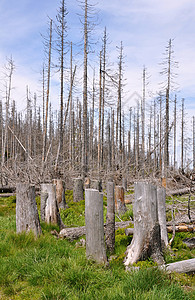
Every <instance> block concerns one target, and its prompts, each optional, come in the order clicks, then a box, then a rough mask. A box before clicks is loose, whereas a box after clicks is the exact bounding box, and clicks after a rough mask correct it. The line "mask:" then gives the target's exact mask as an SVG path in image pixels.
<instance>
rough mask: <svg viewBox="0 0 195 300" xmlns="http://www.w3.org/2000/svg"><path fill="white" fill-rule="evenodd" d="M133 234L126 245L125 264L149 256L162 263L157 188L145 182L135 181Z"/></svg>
mask: <svg viewBox="0 0 195 300" xmlns="http://www.w3.org/2000/svg"><path fill="white" fill-rule="evenodd" d="M133 216H134V235H133V240H132V242H131V244H130V245H129V246H128V247H127V251H126V258H125V260H124V263H125V265H126V266H128V265H129V264H133V263H136V262H138V261H139V260H145V259H147V258H148V257H151V258H152V259H153V260H154V261H155V262H157V263H158V264H163V263H164V260H163V256H162V251H161V237H160V225H159V223H158V212H157V188H156V186H153V185H152V184H149V183H147V182H137V183H135V199H134V201H133Z"/></svg>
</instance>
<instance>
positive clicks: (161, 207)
mask: <svg viewBox="0 0 195 300" xmlns="http://www.w3.org/2000/svg"><path fill="white" fill-rule="evenodd" d="M157 201H158V221H159V225H160V233H161V243H162V247H163V248H165V247H167V246H168V243H169V240H168V234H167V226H166V207H165V201H166V190H165V188H163V187H162V188H158V189H157Z"/></svg>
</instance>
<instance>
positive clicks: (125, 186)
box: [122, 177, 127, 191]
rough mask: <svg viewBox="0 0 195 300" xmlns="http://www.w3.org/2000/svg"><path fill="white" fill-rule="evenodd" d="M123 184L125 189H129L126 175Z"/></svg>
mask: <svg viewBox="0 0 195 300" xmlns="http://www.w3.org/2000/svg"><path fill="white" fill-rule="evenodd" d="M122 186H123V188H124V190H125V191H127V178H126V177H123V178H122Z"/></svg>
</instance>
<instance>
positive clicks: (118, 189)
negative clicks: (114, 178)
mask: <svg viewBox="0 0 195 300" xmlns="http://www.w3.org/2000/svg"><path fill="white" fill-rule="evenodd" d="M115 209H116V211H117V213H118V214H119V215H122V214H124V213H125V212H126V211H127V208H126V205H125V200H124V188H123V186H119V185H117V186H115Z"/></svg>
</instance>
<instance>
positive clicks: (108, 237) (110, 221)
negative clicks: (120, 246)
mask: <svg viewBox="0 0 195 300" xmlns="http://www.w3.org/2000/svg"><path fill="white" fill-rule="evenodd" d="M106 190H107V214H106V233H105V241H106V248H107V250H108V251H109V252H110V253H113V252H114V248H115V201H114V183H113V182H108V183H107V189H106Z"/></svg>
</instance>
